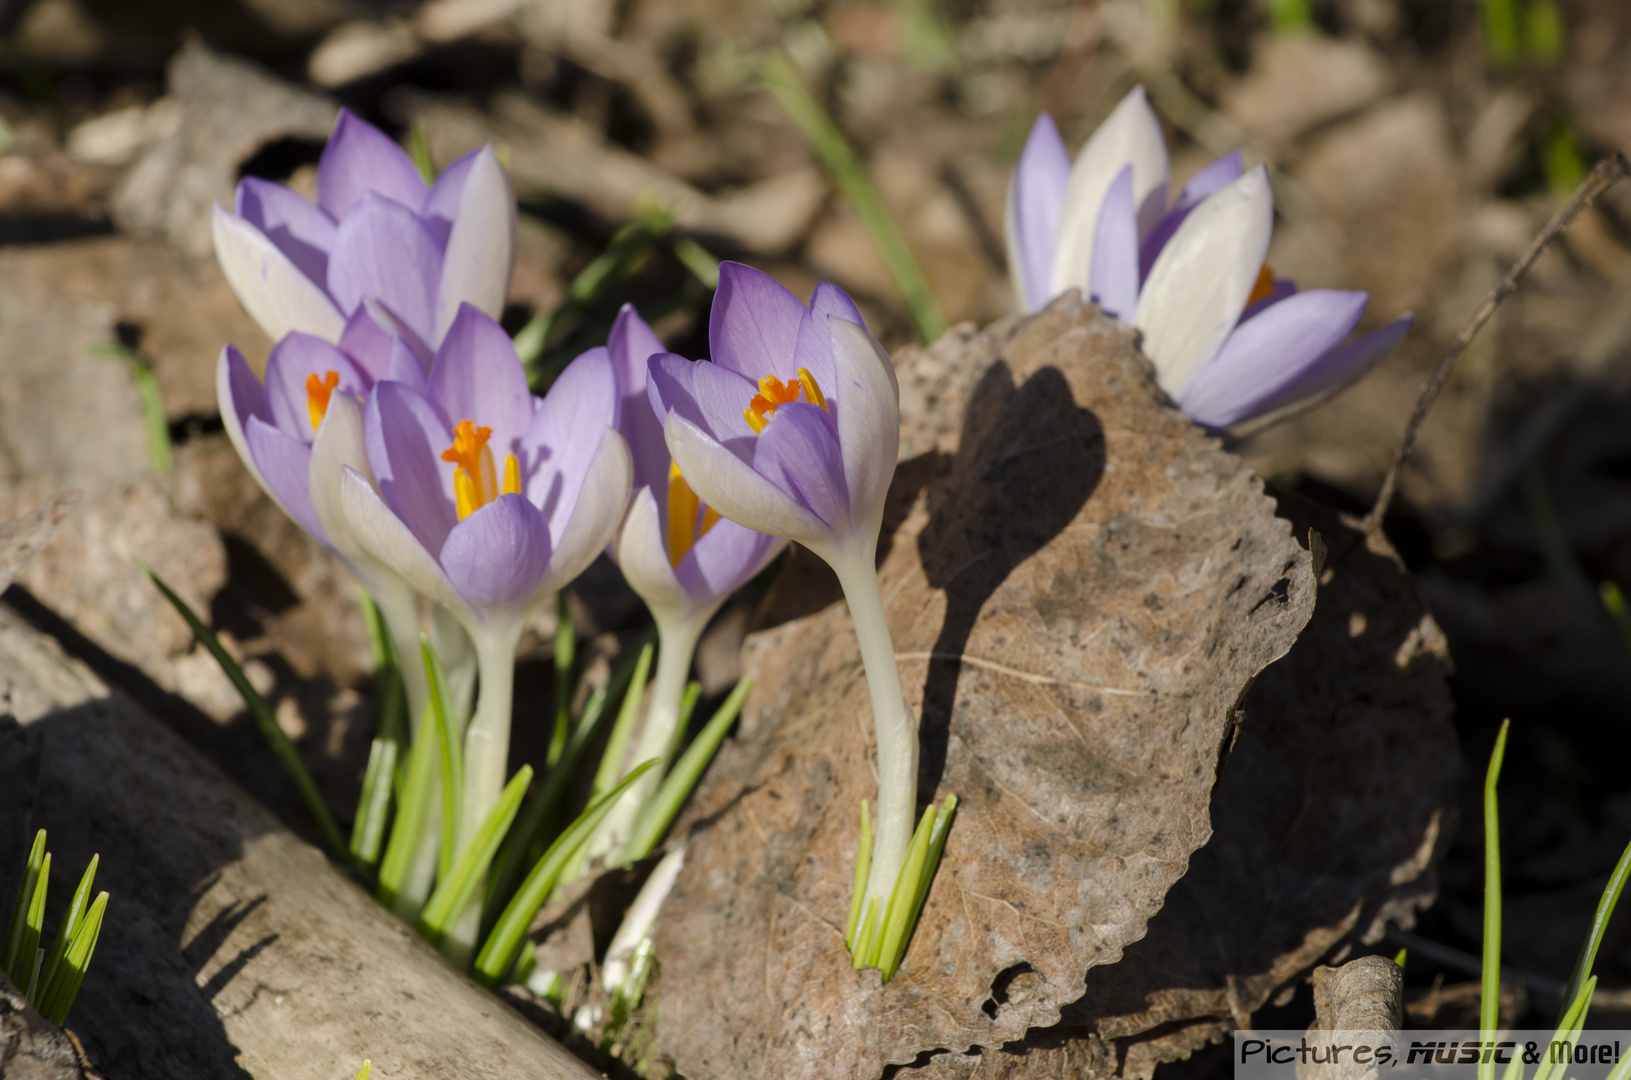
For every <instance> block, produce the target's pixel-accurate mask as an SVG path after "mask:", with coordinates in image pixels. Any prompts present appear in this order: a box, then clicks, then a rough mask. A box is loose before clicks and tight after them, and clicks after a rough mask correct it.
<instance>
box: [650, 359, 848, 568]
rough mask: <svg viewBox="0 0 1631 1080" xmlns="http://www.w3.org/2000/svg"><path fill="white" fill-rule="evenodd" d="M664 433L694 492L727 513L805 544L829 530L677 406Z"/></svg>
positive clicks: (772, 533)
mask: <svg viewBox="0 0 1631 1080" xmlns="http://www.w3.org/2000/svg"><path fill="white" fill-rule="evenodd" d="M654 373H655V372H654ZM663 436H664V438H665V439H667V441H668V449H669V452H670V453H672V454H673V455H674V461H675V463H676V464H678V465H679V467H680V471H681V472H682V473H684V474H685V481H686V483H688V484H690V485H691V490H693V491H695V492H696V493H697V495H698V496H699V497H700V498H701V499H702V501H703V502H705V503H707V504H708V505H709V506H711V507H713V508H714V509H715V510H718V511H719V512H720V513H721V514H723V515H724V516H725V517H727V518H729V519H731V520H732V521H735V522H737V523H739V524H741V525H745V526H746V527H747V528H749V529H754V530H756V531H758V532H762V533H769V534H770V535H772V536H785V537H787V538H789V539H792V540H797V541H799V542H800V543H803V544H809V543H810V542H812V541H814V542H817V543H819V542H820V541H821V540H823V539H824V538H826V537H827V536H829V535H830V534H831V530H829V529H828V528H827V526H826V525H825V524H823V523H822V521H821V519H820V518H818V517H816V516H815V515H814V514H812V513H811V512H810V511H809V510H808V509H806V508H805V507H804V506H802V505H801V504H799V503H797V502H795V501H794V499H793V497H792V496H790V495H789V494H788V493H787V492H785V491H783V490H782V489H781V488H779V487H777V486H776V485H775V484H773V483H771V482H770V481H769V480H767V479H765V478H764V477H763V476H760V475H759V474H758V473H757V472H755V471H754V469H753V466H752V465H750V464H749V463H748V462H746V461H743V460H742V459H741V458H740V457H738V456H737V455H736V453H735V452H734V451H733V450H729V449H727V448H725V447H724V446H721V445H720V444H719V442H718V441H717V440H715V439H714V437H713V436H712V435H710V434H708V432H706V431H705V430H703V429H702V428H701V427H699V426H697V424H696V423H695V422H694V421H692V420H689V419H687V418H686V417H685V416H683V415H681V414H680V412H679V411H678V410H675V411H673V412H670V413H669V414H668V418H667V420H665V421H664V423H663Z"/></svg>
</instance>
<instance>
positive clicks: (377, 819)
mask: <svg viewBox="0 0 1631 1080" xmlns="http://www.w3.org/2000/svg"><path fill="white" fill-rule="evenodd" d="M358 592H359V593H360V594H361V598H362V610H363V620H364V622H365V623H366V624H367V626H368V644H369V647H370V648H371V649H372V651H373V654H374V700H375V701H376V702H377V703H378V708H379V732H378V734H377V735H376V736H375V738H374V740H373V742H372V743H371V744H370V745H369V747H368V769H367V771H366V772H364V773H363V780H362V796H361V797H360V798H359V799H358V800H357V818H356V820H355V821H354V822H352V825H351V848H350V851H351V857H352V858H353V859H355V860H356V861H357V863H358V864H359V865H361V866H373V865H374V864H375V863H377V862H378V861H379V853H380V845H381V844H382V843H384V839H385V823H386V821H387V819H388V818H389V816H390V813H391V796H392V795H393V794H394V791H393V789H394V788H395V787H396V786H397V784H398V782H399V780H400V779H401V778H400V777H399V776H398V774H397V766H398V765H399V764H400V763H401V761H402V741H403V734H404V732H405V729H406V727H407V724H406V722H405V715H404V714H405V713H406V710H407V696H406V693H405V691H404V689H403V686H402V672H401V669H400V668H399V667H398V666H397V660H396V650H395V649H394V648H392V646H391V636H390V634H389V633H387V632H386V629H385V619H384V616H383V615H381V614H380V610H379V606H378V605H377V604H375V603H374V600H373V598H372V597H370V596H369V595H368V591H367V590H366V589H359V590H358Z"/></svg>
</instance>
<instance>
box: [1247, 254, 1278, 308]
mask: <svg viewBox="0 0 1631 1080" xmlns="http://www.w3.org/2000/svg"><path fill="white" fill-rule="evenodd" d="M1273 295H1274V271H1273V270H1270V269H1269V265H1268V263H1264V264H1263V269H1261V270H1259V271H1258V272H1257V281H1256V282H1255V283H1254V284H1253V285H1252V294H1251V295H1250V296H1248V297H1247V298H1246V306H1247V307H1251V306H1252V305H1253V304H1255V303H1257V302H1258V301H1259V300H1267V299H1268V298H1269V297H1271V296H1273Z"/></svg>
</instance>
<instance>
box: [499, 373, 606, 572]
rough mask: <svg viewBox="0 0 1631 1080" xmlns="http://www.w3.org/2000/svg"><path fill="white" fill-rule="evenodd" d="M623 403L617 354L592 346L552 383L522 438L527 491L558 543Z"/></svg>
mask: <svg viewBox="0 0 1631 1080" xmlns="http://www.w3.org/2000/svg"><path fill="white" fill-rule="evenodd" d="M618 406H619V402H618V397H617V376H616V374H615V373H614V372H613V370H612V361H611V357H610V356H609V355H607V351H606V350H605V349H590V350H589V351H588V352H585V353H583V354H582V355H580V356H578V357H577V358H576V359H574V360H573V361H572V362H571V363H570V364H568V365H567V366H566V370H565V371H563V372H561V375H560V377H559V378H557V379H556V380H555V382H554V384H553V385H552V386H550V388H549V392H548V393H547V394H545V395H544V400H543V401H542V402H541V403H540V404H539V406H538V409H537V411H536V412H534V413H533V415H532V422H531V424H530V425H529V426H528V427H527V431H526V434H525V435H523V436H522V438H521V451H520V459H521V484H522V491H524V492H525V493H526V496H527V498H529V499H531V500H532V504H533V505H534V506H536V507H538V508H539V509H540V510H542V511H543V514H544V517H545V519H546V520H548V522H549V535H550V538H551V539H552V540H553V541H555V542H556V543H557V544H559V543H560V542H561V536H562V534H563V532H564V530H565V529H566V527H567V523H568V519H569V518H570V517H571V515H572V514H573V512H574V511H573V507H574V506H576V504H577V502H578V500H579V499H580V498H582V497H583V491H584V488H583V485H584V484H585V483H586V482H587V481H586V477H587V476H588V473H589V469H590V467H591V465H592V464H593V459H594V456H595V455H596V454H598V453H599V452H600V444H601V441H602V437H603V435H604V433H605V432H606V430H607V429H608V428H615V427H616V426H617V415H618ZM624 445H625V446H627V445H628V444H627V442H626V441H625V443H624ZM630 467H631V468H632V467H633V466H632V465H631V466H630ZM626 499H627V493H625V501H626Z"/></svg>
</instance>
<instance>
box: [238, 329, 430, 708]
mask: <svg viewBox="0 0 1631 1080" xmlns="http://www.w3.org/2000/svg"><path fill="white" fill-rule="evenodd" d="M397 351H398V362H399V364H407V365H411V366H413V367H415V368H417V361H415V360H414V359H413V358H412V357H411V355H409V354H407V352H406V347H405V346H403V345H401V343H400V342H398V344H397ZM376 359H377V366H370V363H369V362H367V361H365V360H362V359H359V358H357V357H353V356H348V355H347V354H346V353H344V352H342V351H341V350H340V349H338V348H336V347H335V346H333V345H330V344H329V343H328V342H326V341H323V340H321V339H319V338H315V337H312V336H310V335H308V334H301V333H293V334H289V335H287V336H286V337H284V338H283V339H282V340H281V341H279V342H278V343H277V344H276V345H275V346H273V348H272V351H271V353H270V355H268V357H267V360H266V379H265V382H264V383H263V382H262V381H261V380H260V379H258V378H256V376H255V373H254V371H253V369H251V368H250V366H249V364H248V362H247V361H246V360H245V359H244V357H243V354H242V353H240V352H239V351H238V348H237V347H236V346H234V345H228V346H227V347H226V348H224V349H222V350H221V356H220V360H219V361H218V363H217V365H216V379H215V387H216V396H217V401H218V403H219V405H220V410H221V418H222V422H223V424H224V426H225V427H226V432H227V436H228V438H229V439H231V441H232V445H233V447H234V448H235V449H236V450H237V451H238V456H239V457H240V458H241V459H242V460H243V462H244V465H245V466H246V467H247V468H248V469H249V471H250V474H251V475H252V476H254V478H255V479H256V480H257V481H258V482H259V483H260V485H261V487H262V488H263V489H264V490H265V491H266V493H267V494H268V495H269V496H270V497H271V498H272V501H273V502H275V503H277V504H278V506H279V507H281V508H282V510H283V511H284V513H286V514H288V515H289V517H291V518H292V519H294V521H295V523H296V524H298V525H299V526H300V527H301V528H302V529H304V530H305V531H306V532H307V533H309V534H310V535H311V536H312V537H313V538H314V539H315V540H317V541H318V542H319V543H321V544H323V545H324V546H326V547H328V548H329V549H330V550H331V551H333V552H335V554H337V555H339V556H340V558H341V559H342V560H343V561H344V562H345V564H346V566H347V567H349V568H350V570H351V572H352V573H353V574H354V575H355V576H356V578H357V580H358V581H359V582H360V583H361V584H362V586H363V588H364V589H366V590H367V591H368V594H369V595H370V596H371V597H373V599H374V602H375V603H376V604H377V605H378V606H379V608H380V613H381V615H382V616H383V617H384V620H385V625H386V628H387V630H388V631H389V633H390V636H391V643H392V645H393V646H394V647H395V649H396V653H397V656H398V657H399V658H400V661H401V665H400V669H401V672H402V677H403V684H404V689H405V690H406V695H407V703H408V711H409V717H410V722H413V723H417V722H418V718H419V716H420V712H421V710H422V709H423V708H424V705H425V701H426V696H427V693H426V682H425V672H424V667H423V665H422V664H421V663H420V662H419V617H418V611H417V604H416V601H415V599H414V593H413V590H412V588H410V587H409V586H408V584H407V583H406V582H405V581H403V580H402V578H401V577H400V576H399V575H397V574H396V573H394V572H392V571H391V570H390V569H389V568H387V567H385V566H384V565H382V564H381V563H380V562H379V561H378V560H376V559H374V558H373V557H372V556H370V555H369V554H368V553H367V552H366V551H364V550H363V549H362V547H361V546H360V545H359V544H358V543H357V541H356V538H355V537H354V536H353V535H352V533H351V529H350V527H349V526H348V525H347V523H346V521H345V518H344V517H343V515H342V514H341V513H340V511H339V502H338V497H339V486H340V475H341V470H342V469H343V468H345V467H350V468H353V469H357V470H359V471H360V472H361V473H362V474H364V475H366V476H370V477H371V475H372V473H371V472H370V470H369V467H368V455H367V452H366V449H365V447H364V440H363V420H362V404H361V402H362V399H363V398H364V397H365V396H366V395H367V394H368V393H369V391H370V390H371V389H372V388H373V386H374V383H375V382H376V381H377V380H378V379H379V378H380V377H381V376H383V375H384V374H385V373H386V371H388V370H389V368H390V360H389V357H388V356H383V357H378V358H376Z"/></svg>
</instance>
